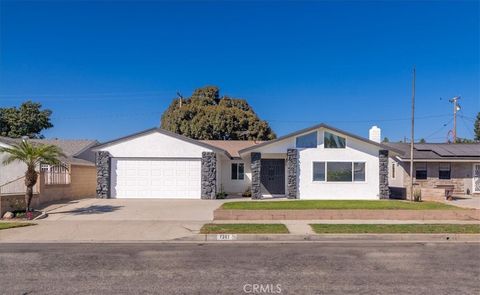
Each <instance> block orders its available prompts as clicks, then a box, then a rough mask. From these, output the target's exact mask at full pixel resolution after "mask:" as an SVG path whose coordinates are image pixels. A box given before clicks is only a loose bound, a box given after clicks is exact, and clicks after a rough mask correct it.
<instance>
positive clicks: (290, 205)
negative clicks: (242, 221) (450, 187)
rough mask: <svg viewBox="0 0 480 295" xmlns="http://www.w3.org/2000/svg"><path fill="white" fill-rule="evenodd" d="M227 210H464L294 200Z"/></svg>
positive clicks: (397, 203)
mask: <svg viewBox="0 0 480 295" xmlns="http://www.w3.org/2000/svg"><path fill="white" fill-rule="evenodd" d="M221 208H222V209H226V210H309V209H332V210H339V209H340V210H343V209H363V210H395V209H403V210H462V209H461V208H459V207H456V206H452V205H447V204H443V203H437V202H410V201H399V200H374V201H364V200H292V201H241V202H228V203H224V204H223V205H222V207H221Z"/></svg>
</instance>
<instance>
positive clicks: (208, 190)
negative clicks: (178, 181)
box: [201, 152, 217, 200]
mask: <svg viewBox="0 0 480 295" xmlns="http://www.w3.org/2000/svg"><path fill="white" fill-rule="evenodd" d="M216 194H217V155H216V154H215V153H214V152H203V153H202V196H201V197H202V199H204V200H214V199H215V197H216Z"/></svg>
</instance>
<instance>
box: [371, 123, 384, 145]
mask: <svg viewBox="0 0 480 295" xmlns="http://www.w3.org/2000/svg"><path fill="white" fill-rule="evenodd" d="M381 138H382V130H381V129H380V128H378V127H377V126H372V128H370V130H369V131H368V139H370V140H371V141H375V142H378V143H380V142H381V141H382V139H381Z"/></svg>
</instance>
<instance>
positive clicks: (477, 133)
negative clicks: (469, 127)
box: [473, 112, 480, 141]
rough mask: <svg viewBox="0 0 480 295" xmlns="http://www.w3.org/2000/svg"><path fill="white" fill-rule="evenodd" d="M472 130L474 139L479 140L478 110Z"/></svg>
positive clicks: (479, 117) (479, 123)
mask: <svg viewBox="0 0 480 295" xmlns="http://www.w3.org/2000/svg"><path fill="white" fill-rule="evenodd" d="M473 128H474V132H475V140H478V141H480V112H478V114H477V120H475V126H474V127H473Z"/></svg>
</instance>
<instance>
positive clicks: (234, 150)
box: [201, 140, 263, 158]
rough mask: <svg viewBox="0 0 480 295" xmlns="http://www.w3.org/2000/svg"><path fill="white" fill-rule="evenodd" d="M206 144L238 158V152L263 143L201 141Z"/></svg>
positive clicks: (252, 141) (251, 141)
mask: <svg viewBox="0 0 480 295" xmlns="http://www.w3.org/2000/svg"><path fill="white" fill-rule="evenodd" d="M201 142H204V143H206V144H209V145H212V146H216V147H218V148H220V149H223V150H226V151H227V152H228V153H229V154H230V155H231V156H232V157H234V158H240V154H239V153H238V151H240V150H241V149H246V148H249V147H252V146H256V145H258V144H261V143H263V141H256V140H201Z"/></svg>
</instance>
